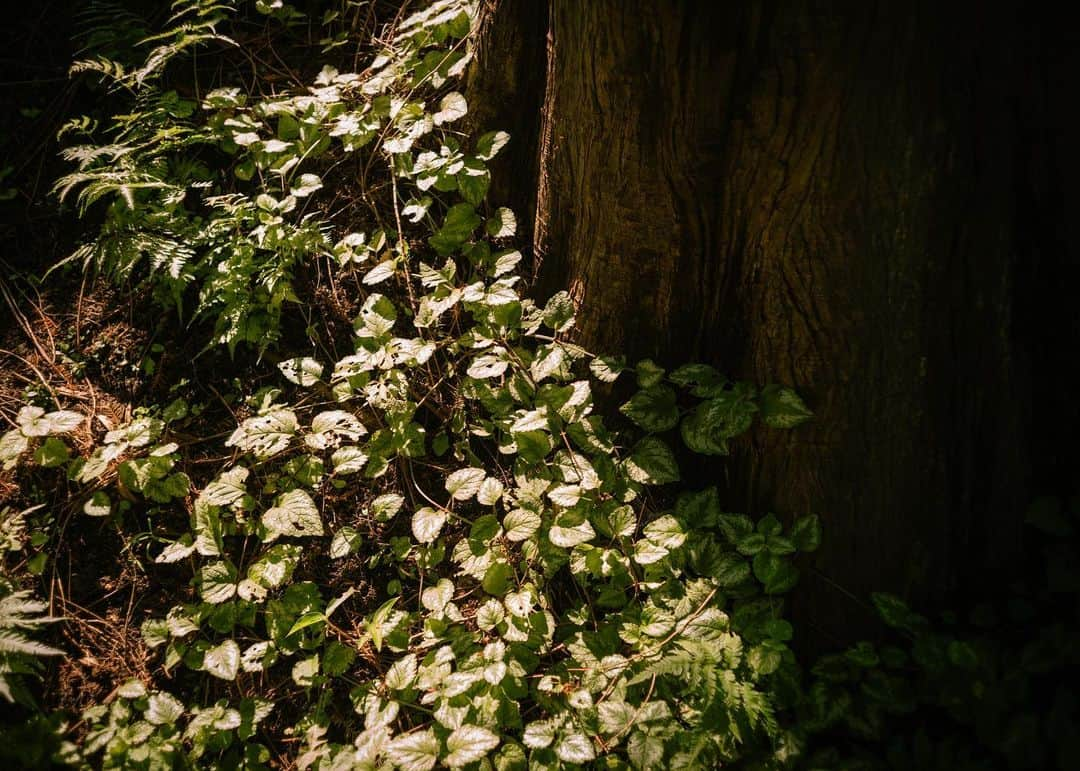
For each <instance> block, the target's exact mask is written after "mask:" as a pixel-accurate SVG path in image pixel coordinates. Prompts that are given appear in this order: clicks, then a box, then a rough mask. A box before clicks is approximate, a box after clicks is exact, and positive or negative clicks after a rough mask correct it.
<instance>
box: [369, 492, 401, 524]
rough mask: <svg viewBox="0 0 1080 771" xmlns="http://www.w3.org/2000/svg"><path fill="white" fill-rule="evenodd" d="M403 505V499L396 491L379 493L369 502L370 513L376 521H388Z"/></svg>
mask: <svg viewBox="0 0 1080 771" xmlns="http://www.w3.org/2000/svg"><path fill="white" fill-rule="evenodd" d="M404 505H405V499H404V498H403V497H402V496H400V495H398V494H396V493H387V494H386V495H380V496H379V497H377V498H376V499H375V500H373V501H372V502H371V515H372V516H373V517H374V518H375V521H376V522H389V521H390V520H391V519H393V518H394V515H396V514H397V513H398V512H399V511H401V507H402V506H404Z"/></svg>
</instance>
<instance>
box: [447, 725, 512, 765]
mask: <svg viewBox="0 0 1080 771" xmlns="http://www.w3.org/2000/svg"><path fill="white" fill-rule="evenodd" d="M498 746H499V737H498V735H496V734H494V733H492V732H491V731H489V730H488V729H486V728H482V727H480V726H477V725H463V726H461V727H460V728H456V729H454V731H453V732H451V734H450V736H448V737H447V738H446V749H447V750H449V753H450V754H449V755H447V756H446V757H445V758H443V763H445V764H446V765H447V766H449V767H450V768H460V767H462V766H467V765H468V764H470V763H475V762H476V761H478V760H481V759H482V758H484V757H486V756H487V754H488V753H489V752H491V751H492V750H494V749H495V748H496V747H498Z"/></svg>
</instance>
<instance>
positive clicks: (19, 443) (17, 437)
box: [0, 428, 30, 471]
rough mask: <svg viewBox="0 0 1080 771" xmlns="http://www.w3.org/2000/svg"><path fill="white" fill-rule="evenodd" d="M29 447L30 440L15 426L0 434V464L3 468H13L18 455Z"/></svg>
mask: <svg viewBox="0 0 1080 771" xmlns="http://www.w3.org/2000/svg"><path fill="white" fill-rule="evenodd" d="M29 448H30V440H29V439H27V438H26V437H25V436H24V435H23V433H22V431H19V430H18V429H17V428H16V429H12V430H11V431H8V432H7V433H5V434H4V435H3V436H0V464H3V468H4V470H5V471H6V470H9V469H13V468H15V464H16V463H17V462H18V460H19V457H20V456H21V455H22V454H23V453H24V452H26V451H27V450H28V449H29Z"/></svg>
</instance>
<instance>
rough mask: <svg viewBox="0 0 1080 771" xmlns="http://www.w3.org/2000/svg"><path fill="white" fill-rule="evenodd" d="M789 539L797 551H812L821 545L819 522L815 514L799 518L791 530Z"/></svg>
mask: <svg viewBox="0 0 1080 771" xmlns="http://www.w3.org/2000/svg"><path fill="white" fill-rule="evenodd" d="M791 538H792V541H794V543H795V548H796V549H798V550H799V551H814V550H816V549H817V548H818V547H819V546H820V545H821V520H819V519H818V516H817V514H810V515H808V516H805V517H800V518H799V519H797V520H796V521H795V525H794V526H793V527H792V528H791Z"/></svg>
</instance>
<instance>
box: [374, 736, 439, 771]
mask: <svg viewBox="0 0 1080 771" xmlns="http://www.w3.org/2000/svg"><path fill="white" fill-rule="evenodd" d="M441 749H442V748H441V746H440V744H439V740H438V739H437V738H436V736H435V733H434V732H433V731H432V730H431V729H430V728H428V729H425V730H422V731H413V732H412V733H409V734H405V735H404V736H399V737H398V738H396V739H394V740H393V741H392V742H390V744H389V745H387V747H386V754H387V757H389V758H390V760H391V762H393V764H394V765H395V766H396V767H397V768H399V769H401V771H430V769H432V768H434V767H435V763H436V762H437V761H438V759H439V752H440V750H441Z"/></svg>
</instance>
